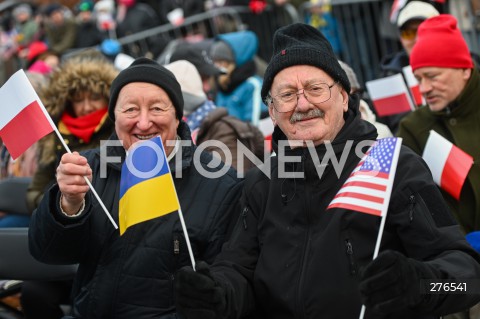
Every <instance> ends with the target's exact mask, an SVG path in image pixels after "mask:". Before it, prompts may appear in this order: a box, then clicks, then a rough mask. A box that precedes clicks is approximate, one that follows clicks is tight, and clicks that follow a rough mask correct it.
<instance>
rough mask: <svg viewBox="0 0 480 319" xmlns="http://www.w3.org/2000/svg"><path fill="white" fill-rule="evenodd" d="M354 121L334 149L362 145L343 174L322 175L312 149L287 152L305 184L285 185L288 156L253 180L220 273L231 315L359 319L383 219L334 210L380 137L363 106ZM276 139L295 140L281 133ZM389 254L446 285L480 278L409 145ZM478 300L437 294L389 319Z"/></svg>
mask: <svg viewBox="0 0 480 319" xmlns="http://www.w3.org/2000/svg"><path fill="white" fill-rule="evenodd" d="M345 118H346V123H345V125H344V127H343V128H342V130H341V131H340V132H339V134H338V135H337V137H336V138H335V140H334V141H333V142H332V147H333V149H334V150H335V155H336V157H337V159H338V160H340V159H341V155H342V152H343V151H344V146H345V144H346V143H347V141H348V140H352V141H353V145H352V147H351V149H350V151H349V152H348V158H347V159H346V164H345V167H344V168H343V170H341V172H339V173H340V176H339V177H337V173H336V171H335V169H334V167H333V165H331V161H329V163H328V166H327V167H326V168H325V170H324V172H323V174H322V175H321V178H319V175H318V174H317V172H316V169H315V167H314V165H313V161H312V156H311V155H310V154H309V151H308V150H307V149H306V148H304V149H302V148H297V149H288V148H287V149H286V155H288V156H297V159H296V160H297V162H294V161H295V159H293V158H290V159H289V162H290V163H288V162H287V163H286V164H285V167H286V171H290V172H297V173H301V172H304V176H305V177H297V178H279V177H278V173H277V172H278V167H279V166H280V165H283V164H282V163H281V158H279V156H277V157H273V158H272V164H271V169H270V173H271V179H269V178H268V177H266V176H265V174H264V173H263V172H262V171H261V170H260V169H258V168H253V169H252V171H251V172H249V173H248V174H247V176H246V180H245V185H244V192H243V195H242V205H243V208H242V213H241V216H240V219H239V222H238V223H237V224H236V226H235V228H234V230H233V233H232V236H231V237H230V240H229V242H228V243H226V244H225V246H224V248H223V250H222V253H221V254H220V255H219V256H218V257H217V260H216V261H215V263H214V265H213V266H212V270H213V273H214V276H215V277H216V280H217V281H218V282H219V284H220V285H222V286H223V287H224V288H225V289H226V291H227V304H228V306H229V308H228V309H229V311H230V313H231V314H232V316H231V318H241V317H242V316H245V315H247V314H252V313H253V312H254V311H255V308H256V312H257V316H258V318H262V319H269V318H272V319H287V318H288V319H293V318H308V319H317V318H329V319H332V318H339V319H350V318H351V319H354V318H358V317H359V314H360V308H361V305H362V303H361V296H360V292H359V272H360V271H361V269H362V268H363V267H364V266H366V265H367V264H368V263H369V262H370V261H371V260H372V256H373V252H374V248H375V243H376V237H377V234H378V231H379V225H380V221H381V219H380V218H379V217H377V216H373V215H368V214H363V213H359V212H355V211H349V210H345V209H340V208H335V209H329V210H326V207H327V206H328V204H329V203H330V202H331V200H332V199H333V197H334V196H335V195H336V193H337V192H338V190H339V189H340V187H341V186H342V185H343V183H344V182H345V180H346V179H347V177H348V176H349V175H350V173H351V171H352V170H353V169H354V168H355V166H356V165H357V163H358V162H359V159H360V158H359V157H358V156H357V155H356V154H355V152H354V150H355V146H356V145H358V143H360V142H361V141H363V140H374V139H375V137H376V132H375V128H374V127H373V126H372V125H371V124H369V123H368V122H365V121H363V120H361V119H360V116H359V115H358V110H357V109H356V106H355V103H353V102H352V103H350V108H349V111H348V112H347V113H346V116H345ZM273 139H274V142H278V140H283V139H286V137H285V135H284V134H283V133H282V132H281V131H280V130H279V129H278V127H277V128H276V130H275V132H274V138H273ZM325 150H326V147H325V145H320V146H317V147H316V148H315V151H316V154H317V155H318V157H319V159H320V161H322V159H323V155H324V154H325ZM364 151H365V150H364ZM387 249H393V250H396V251H399V252H401V253H403V254H405V255H406V256H408V257H410V258H414V259H418V260H422V261H425V262H426V263H428V264H430V265H432V267H435V268H436V269H438V270H440V271H441V273H443V274H444V276H445V278H447V277H452V278H462V279H465V278H469V279H473V278H478V276H480V265H479V263H478V261H479V256H478V255H477V254H476V253H475V251H473V249H472V248H471V247H470V246H469V245H468V244H467V242H466V241H465V239H464V238H463V236H462V234H461V233H460V231H459V228H458V226H457V225H456V224H455V221H454V219H453V218H452V216H451V214H450V212H449V211H448V209H447V206H446V205H445V203H444V201H443V199H442V195H441V194H440V193H439V191H438V189H437V187H436V186H435V184H434V183H433V181H432V177H431V174H430V172H429V170H428V168H427V166H426V164H425V163H424V162H423V161H422V159H421V158H420V157H419V156H417V155H416V154H414V153H413V152H412V151H411V150H409V149H408V148H406V147H403V148H402V149H401V152H400V159H399V164H398V168H397V173H396V177H395V181H394V187H393V192H392V197H391V201H390V206H389V211H388V215H387V219H386V226H385V230H384V234H383V239H382V244H381V249H380V250H381V251H383V250H387ZM478 298H479V296H478V295H477V296H475V295H455V294H449V295H428V298H426V299H425V302H424V303H423V304H422V305H421V307H419V308H418V309H416V311H414V310H412V309H405V311H404V312H400V313H395V314H392V315H391V316H388V317H379V318H409V319H413V318H433V317H434V315H437V314H442V313H448V312H455V311H457V310H460V309H464V308H467V307H469V306H471V305H472V304H474V303H475V302H477V301H478ZM368 315H369V310H368V309H367V317H366V318H368ZM255 318H257V317H255ZM375 318H377V317H375Z"/></svg>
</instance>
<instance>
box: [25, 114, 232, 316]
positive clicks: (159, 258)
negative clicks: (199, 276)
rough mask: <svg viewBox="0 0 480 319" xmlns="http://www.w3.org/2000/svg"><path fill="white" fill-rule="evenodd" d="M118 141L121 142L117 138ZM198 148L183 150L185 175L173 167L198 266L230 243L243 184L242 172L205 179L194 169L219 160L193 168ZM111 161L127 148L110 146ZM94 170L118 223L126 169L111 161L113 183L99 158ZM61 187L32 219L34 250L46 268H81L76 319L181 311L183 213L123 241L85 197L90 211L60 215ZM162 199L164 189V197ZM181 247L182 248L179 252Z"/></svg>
mask: <svg viewBox="0 0 480 319" xmlns="http://www.w3.org/2000/svg"><path fill="white" fill-rule="evenodd" d="M179 135H180V137H181V138H182V139H183V140H189V136H190V131H189V130H188V127H187V125H186V124H185V123H184V122H181V124H180V128H179ZM113 139H116V137H115V136H114V137H113ZM195 149H196V147H195V146H191V147H183V148H182V154H181V156H182V158H181V168H182V169H181V173H182V177H181V178H179V177H176V174H177V173H179V172H178V171H175V170H174V166H175V165H173V163H174V162H175V160H176V158H177V157H178V156H180V155H179V153H177V155H176V156H175V157H174V158H173V159H172V161H171V163H170V165H171V169H172V174H173V176H174V181H175V187H176V190H177V193H178V196H179V200H180V204H181V207H182V211H183V214H184V217H185V223H186V226H187V229H188V233H189V237H190V241H191V244H192V249H193V252H194V256H195V259H196V260H205V261H207V262H212V261H213V259H214V257H215V256H216V255H217V254H218V252H219V251H220V248H221V245H222V244H223V242H224V240H225V237H226V235H227V234H226V232H227V229H228V226H229V225H228V224H229V223H230V221H231V219H232V218H234V219H235V220H236V217H234V216H233V215H234V214H235V211H236V210H235V208H236V204H237V202H238V197H239V195H240V187H241V183H239V181H238V180H237V178H236V176H235V171H233V170H232V169H230V170H228V172H227V173H226V174H224V175H223V176H222V177H220V178H217V179H209V178H206V177H203V176H202V175H201V174H200V173H199V172H198V171H197V170H196V169H195V165H199V164H200V165H201V166H202V167H203V169H204V170H206V171H218V168H215V169H211V168H209V167H208V166H207V164H208V163H209V162H210V161H211V160H212V156H211V155H210V154H209V153H206V152H204V153H202V155H201V156H200V158H199V163H195V165H194V163H193V155H194V151H195ZM107 150H108V151H109V155H110V156H119V158H120V157H121V158H122V162H123V159H124V157H125V151H124V149H123V147H109V148H107ZM85 156H86V157H87V158H88V161H89V164H90V167H91V168H92V169H93V171H94V176H93V181H92V184H93V186H94V187H95V189H96V191H97V192H98V194H99V195H100V196H101V198H102V200H103V202H104V203H105V205H106V207H107V208H108V210H109V211H110V212H111V214H112V216H113V218H114V219H115V220H116V222H117V224H118V201H119V198H118V195H119V185H120V171H121V164H120V163H109V164H108V166H107V176H108V178H100V177H99V172H100V153H99V150H98V149H97V150H92V151H89V152H87V153H85ZM59 196H60V192H59V189H58V186H56V185H55V186H53V187H52V188H51V189H50V190H49V191H48V192H47V193H46V194H45V196H44V199H43V200H42V202H41V204H40V206H39V208H38V209H37V211H36V212H35V213H34V215H33V216H32V221H31V225H30V230H29V240H30V242H29V243H30V251H31V253H32V255H33V256H35V258H37V259H38V260H40V261H43V262H46V263H55V264H65V263H79V264H80V265H79V269H78V273H77V277H76V279H75V284H74V291H73V296H74V307H73V315H74V316H75V317H77V318H128V319H131V318H162V317H163V316H164V315H167V314H168V313H172V312H174V300H173V278H174V274H175V272H176V270H177V269H178V268H180V267H182V266H185V265H189V264H190V258H189V255H188V251H187V246H186V243H185V239H184V235H183V232H182V228H181V224H180V221H179V217H178V214H177V213H176V212H175V213H171V214H168V215H165V216H162V217H160V218H157V219H154V220H151V221H148V222H144V223H140V224H137V225H134V226H131V227H130V228H128V230H127V231H126V232H125V234H124V235H123V236H121V237H120V236H119V231H118V230H115V229H114V228H113V226H112V224H111V223H110V222H109V220H108V219H107V217H106V215H105V213H104V212H103V211H102V209H101V208H100V206H99V204H98V203H97V200H96V199H94V197H93V196H90V192H89V193H87V197H86V209H85V212H84V213H83V214H81V215H80V216H79V217H76V218H68V217H66V216H64V215H62V213H61V212H60V211H59ZM158 200H161V191H160V190H159V193H158ZM177 248H178V249H177Z"/></svg>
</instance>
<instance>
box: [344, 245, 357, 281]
mask: <svg viewBox="0 0 480 319" xmlns="http://www.w3.org/2000/svg"><path fill="white" fill-rule="evenodd" d="M345 246H346V247H347V256H348V262H349V264H350V275H352V276H355V275H356V274H357V266H356V265H355V258H354V255H353V246H352V243H351V242H350V239H348V238H347V239H345Z"/></svg>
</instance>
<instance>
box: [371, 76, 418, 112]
mask: <svg viewBox="0 0 480 319" xmlns="http://www.w3.org/2000/svg"><path fill="white" fill-rule="evenodd" d="M365 84H366V86H367V90H368V94H369V95H370V98H371V99H372V102H373V106H374V107H375V110H376V111H377V114H378V116H387V115H393V114H399V113H403V112H408V111H412V110H413V109H414V107H413V102H412V100H411V98H410V95H409V93H408V89H407V86H406V85H405V81H404V80H403V76H402V75H401V74H395V75H392V76H388V77H385V78H381V79H377V80H373V81H368V82H366V83H365Z"/></svg>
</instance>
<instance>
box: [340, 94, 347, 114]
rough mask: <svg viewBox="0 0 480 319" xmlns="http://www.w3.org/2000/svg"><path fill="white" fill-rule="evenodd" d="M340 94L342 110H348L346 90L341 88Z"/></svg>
mask: <svg viewBox="0 0 480 319" xmlns="http://www.w3.org/2000/svg"><path fill="white" fill-rule="evenodd" d="M341 95H342V99H343V101H342V108H343V112H347V111H348V99H349V96H348V93H347V91H345V90H344V89H342V91H341Z"/></svg>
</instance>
